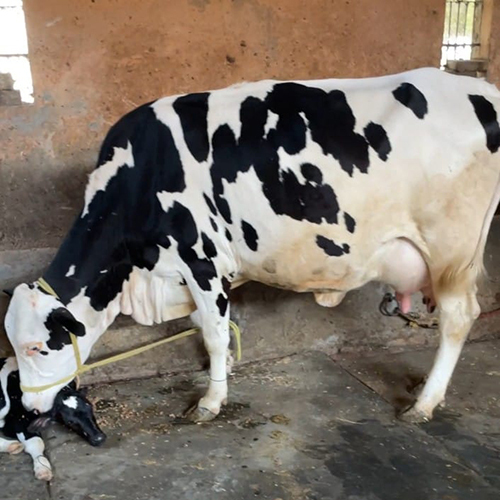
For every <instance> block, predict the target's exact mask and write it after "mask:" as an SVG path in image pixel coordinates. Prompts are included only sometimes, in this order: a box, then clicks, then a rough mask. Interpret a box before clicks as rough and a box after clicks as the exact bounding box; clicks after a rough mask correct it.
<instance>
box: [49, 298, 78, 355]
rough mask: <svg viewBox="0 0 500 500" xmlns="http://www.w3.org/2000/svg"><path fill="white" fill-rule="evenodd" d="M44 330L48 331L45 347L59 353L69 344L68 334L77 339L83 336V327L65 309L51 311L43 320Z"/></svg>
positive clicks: (59, 308)
mask: <svg viewBox="0 0 500 500" xmlns="http://www.w3.org/2000/svg"><path fill="white" fill-rule="evenodd" d="M44 325H45V328H47V330H48V331H49V340H48V341H47V347H48V348H49V349H52V350H56V351H60V350H61V349H62V348H63V347H64V346H65V345H69V344H71V337H70V335H69V334H70V333H72V334H74V335H76V336H77V337H82V336H83V335H85V327H84V326H83V324H82V323H80V322H79V321H77V320H76V319H75V317H74V316H73V315H72V314H71V313H70V312H69V311H68V310H67V309H66V308H65V307H58V308H57V309H54V310H52V311H51V312H50V313H49V315H48V316H47V319H46V320H45V323H44Z"/></svg>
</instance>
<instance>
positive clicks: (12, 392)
mask: <svg viewBox="0 0 500 500" xmlns="http://www.w3.org/2000/svg"><path fill="white" fill-rule="evenodd" d="M3 389H5V390H6V392H7V395H8V398H9V402H10V409H9V413H8V414H7V415H6V416H5V423H4V426H3V428H2V432H3V434H4V435H5V436H6V437H8V438H14V439H18V435H19V434H24V437H25V439H30V438H32V437H34V436H36V435H37V434H33V433H31V432H28V431H27V429H28V427H29V425H30V424H31V422H33V420H34V419H35V418H36V415H35V413H34V412H30V411H27V410H26V409H25V408H24V406H23V404H22V401H21V398H22V395H23V393H22V391H21V381H20V379H19V371H18V370H14V371H12V372H10V373H9V375H8V377H7V386H6V387H4V388H3Z"/></svg>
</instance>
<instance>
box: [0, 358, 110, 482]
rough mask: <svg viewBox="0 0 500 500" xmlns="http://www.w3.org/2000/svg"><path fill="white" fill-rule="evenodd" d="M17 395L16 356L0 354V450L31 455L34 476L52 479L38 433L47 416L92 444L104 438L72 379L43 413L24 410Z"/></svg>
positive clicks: (20, 395) (88, 403)
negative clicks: (47, 410) (48, 409)
mask: <svg viewBox="0 0 500 500" xmlns="http://www.w3.org/2000/svg"><path fill="white" fill-rule="evenodd" d="M21 398H22V391H21V388H20V382H19V370H18V366H17V361H16V358H14V357H10V358H0V430H1V431H2V433H3V434H4V435H5V436H6V437H7V438H10V439H4V438H2V437H0V452H5V453H11V454H16V453H20V452H21V451H23V450H24V451H25V452H26V453H28V454H29V455H31V458H32V459H33V468H34V471H35V477H36V478H37V479H41V480H44V481H50V480H51V479H52V467H51V465H50V462H49V461H48V460H47V457H45V456H44V454H43V453H44V450H45V444H44V442H43V440H42V438H41V437H40V433H39V431H40V430H41V429H42V427H44V426H45V425H46V424H47V423H48V422H49V420H50V419H54V420H57V421H59V422H61V423H63V424H64V425H66V426H67V427H69V428H70V429H72V430H73V431H75V432H76V433H77V434H79V435H80V436H82V437H83V438H85V439H86V440H87V441H89V443H90V444H92V445H93V446H99V445H100V444H102V443H104V441H105V440H106V435H105V434H104V433H103V432H102V431H101V430H100V429H99V426H98V425H97V422H96V420H95V418H94V413H93V409H92V404H91V403H90V402H89V401H88V400H87V399H86V398H85V396H84V395H83V393H82V392H81V391H78V390H76V388H75V385H74V383H71V384H69V385H68V386H66V387H63V388H62V389H61V390H60V391H59V393H58V394H57V395H56V398H55V400H54V405H53V407H52V410H51V411H50V412H49V413H48V414H46V415H44V416H43V417H40V416H38V415H37V414H36V413H35V412H32V411H28V410H26V409H25V408H24V406H23V404H22V402H21Z"/></svg>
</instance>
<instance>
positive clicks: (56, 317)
mask: <svg viewBox="0 0 500 500" xmlns="http://www.w3.org/2000/svg"><path fill="white" fill-rule="evenodd" d="M51 317H52V320H53V321H55V322H56V323H59V324H60V325H61V326H62V327H64V328H65V329H66V330H68V332H71V333H73V334H74V335H76V336H77V337H83V336H84V335H85V326H84V325H83V323H80V322H79V321H78V320H77V319H76V318H75V317H74V316H73V315H72V314H71V313H70V312H69V311H68V310H67V309H66V308H65V307H58V308H57V309H56V310H55V311H52V313H51Z"/></svg>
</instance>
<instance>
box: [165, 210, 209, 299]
mask: <svg viewBox="0 0 500 500" xmlns="http://www.w3.org/2000/svg"><path fill="white" fill-rule="evenodd" d="M165 229H166V231H167V232H168V234H170V235H171V236H172V238H174V239H175V240H176V241H177V250H178V252H179V256H180V258H181V259H182V260H183V261H184V262H185V264H186V265H187V266H188V267H189V269H190V270H191V272H192V274H193V278H194V279H195V280H196V283H197V284H198V286H199V287H200V288H201V289H202V290H205V291H210V290H211V286H210V280H211V279H212V278H215V277H216V276H217V271H216V269H215V266H214V264H213V262H212V260H211V259H210V258H205V257H199V256H198V255H197V253H196V250H195V249H194V248H193V247H194V245H195V244H196V242H197V240H198V229H197V227H196V222H195V220H194V218H193V215H192V213H191V211H190V210H189V209H187V208H186V207H185V206H184V205H182V204H180V203H178V202H175V203H174V204H173V206H172V207H171V208H170V209H169V210H168V212H167V214H166V221H165ZM207 240H208V238H207ZM208 241H209V240H208ZM210 243H211V244H212V245H213V242H211V241H210ZM208 247H210V244H209V245H208ZM213 250H214V251H215V247H213ZM204 251H205V247H204ZM208 251H209V252H210V251H211V250H210V248H208Z"/></svg>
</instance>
